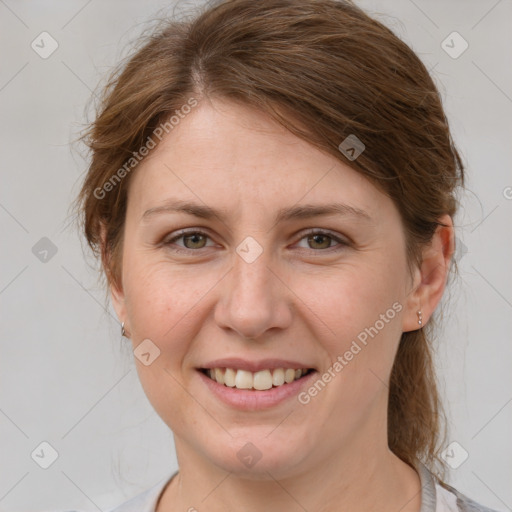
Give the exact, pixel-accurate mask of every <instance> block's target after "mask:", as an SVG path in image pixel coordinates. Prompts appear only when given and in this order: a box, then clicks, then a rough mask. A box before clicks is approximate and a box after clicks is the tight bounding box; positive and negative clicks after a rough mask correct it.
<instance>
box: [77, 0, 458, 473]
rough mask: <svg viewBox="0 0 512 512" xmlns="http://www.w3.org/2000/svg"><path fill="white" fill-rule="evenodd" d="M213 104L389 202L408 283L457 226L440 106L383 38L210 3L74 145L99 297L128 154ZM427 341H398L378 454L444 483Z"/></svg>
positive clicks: (320, 10)
mask: <svg viewBox="0 0 512 512" xmlns="http://www.w3.org/2000/svg"><path fill="white" fill-rule="evenodd" d="M215 98H220V99H227V100H230V101H232V102H235V103H239V104H242V105H245V106H250V107H253V108H255V109H257V110H259V111H262V112H265V113H267V114H268V115H269V116H271V117H272V118H273V119H274V120H276V121H277V122H279V123H280V124H281V125H282V126H284V127H285V128H286V129H288V130H290V131H291V132H292V133H293V134H295V135H296V136H298V137H300V138H302V139H304V140H306V141H307V142H309V143H311V144H312V145H314V146H316V147H318V148H319V149H321V150H322V151H325V152H327V153H329V154H331V155H333V156H334V157H335V158H337V159H339V160H340V161H342V162H343V163H345V164H348V165H349V166H351V167H352V168H353V169H354V170H356V171H357V172H359V173H361V174H363V175H364V176H365V177H366V178H367V179H369V180H370V181H371V182H372V183H373V184H374V185H376V186H377V187H378V188H379V189H380V190H382V191H383V192H384V193H386V194H387V195H388V196H389V197H390V198H391V199H392V200H393V202H394V204H395V205H396V207H397V208H398V210H399V212H400V215H401V219H402V223H403V228H404V233H405V238H406V247H407V257H408V263H409V267H410V269H412V268H414V267H415V266H416V265H418V264H419V263H420V262H421V249H422V248H423V246H424V245H425V244H427V243H429V241H430V240H431V239H432V236H433V234H434V232H435V230H436V228H437V227H438V226H439V219H440V217H441V216H442V215H443V214H449V215H450V216H452V217H453V216H454V214H455V212H456V207H457V202H456V198H455V192H456V189H457V186H458V185H463V177H464V168H463V164H462V161H461V158H460V156H459V154H458V152H457V150H456V149H455V147H454V144H453V141H452V138H451V135H450V132H449V127H448V123H447V119H446V117H445V114H444V111H443V108H442V102H441V99H440V96H439V93H438V91H437V89H436V86H435V84H434V82H433V81H432V79H431V77H430V75H429V73H428V71H427V69H426V68H425V66H424V64H423V63H422V62H421V61H420V59H419V58H418V57H417V56H416V55H415V53H414V52H413V51H412V50H411V49H410V48H409V47H408V46H407V45H406V44H405V43H404V42H402V41H401V40H400V39H399V38H398V37H397V36H395V35H394V34H393V32H392V31H391V30H390V29H388V28H387V27H385V26H384V25H383V24H381V23H380V22H378V21H376V20H374V19H372V18H371V17H369V16H368V15H367V14H365V13H364V12H363V11H362V10H361V9H359V8H358V7H356V6H355V5H354V4H352V3H350V2H348V1H335V0H300V1H296V0H232V1H224V2H220V3H219V2H217V4H216V5H214V6H206V5H205V6H204V7H202V8H201V9H200V10H199V11H198V12H197V13H196V14H195V16H194V17H193V18H191V19H188V20H186V21H184V20H177V19H169V20H167V19H166V20H164V22H163V23H162V25H161V26H159V27H158V29H157V30H154V31H153V32H152V33H151V34H150V35H149V36H146V37H145V39H144V40H143V44H142V46H141V47H140V49H138V50H137V52H136V53H135V54H134V55H133V56H131V57H130V58H129V60H127V62H124V63H122V64H121V65H120V66H119V67H118V69H116V70H115V71H114V72H113V73H112V75H111V77H110V79H109V81H108V83H107V85H106V87H105V88H104V91H103V96H102V103H101V105H100V107H99V110H98V112H97V116H96V118H95V120H94V122H93V123H92V124H91V126H90V127H89V129H88V131H87V132H86V134H85V135H84V140H85V142H86V144H87V145H88V147H89V148H90V150H91V163H90V167H89V169H88V173H87V176H86V179H85V182H84V184H83V187H82V190H81V192H80V194H79V197H78V198H77V203H76V204H77V207H78V211H79V215H80V221H81V226H82V228H83V231H84V233H85V236H86V239H87V242H88V244H89V245H90V247H91V248H92V249H93V251H94V252H95V254H97V255H100V256H101V260H102V262H103V266H104V271H105V275H106V277H107V279H108V282H109V283H110V284H118V283H119V281H120V275H121V272H120V269H121V264H122V261H121V250H122V244H123V227H124V223H125V215H126V205H127V190H128V185H129V183H130V181H131V177H132V175H133V172H130V171H131V168H132V167H133V168H136V162H134V161H133V160H134V153H137V154H138V151H139V149H140V148H141V147H144V146H145V145H147V144H148V140H149V139H151V140H152V141H155V137H154V134H155V131H156V132H157V133H158V129H159V127H160V126H162V125H163V124H165V123H167V125H168V126H169V120H170V119H171V116H173V115H176V114H177V112H182V109H183V108H184V105H187V104H190V103H191V101H192V102H193V101H197V102H200V101H202V100H203V99H211V100H213V99H215ZM350 135H355V136H356V137H357V138H358V139H359V140H360V141H362V142H363V143H364V145H365V149H364V151H363V152H362V153H361V154H360V155H359V156H358V158H356V159H353V160H352V159H349V158H347V156H346V153H345V154H344V153H342V152H341V151H340V149H339V145H340V143H341V142H342V141H344V140H345V139H346V138H347V137H348V136H350ZM156 142H157V143H158V138H157V139H156ZM128 161H130V162H132V163H131V164H130V166H131V167H126V164H127V162H128ZM123 166H124V167H123ZM121 169H124V172H122V173H121V178H122V179H120V170H121ZM115 176H117V178H119V179H118V180H117V181H116V182H113V180H112V178H113V177H115ZM109 183H110V185H108V184H109ZM107 185H108V186H107ZM432 332H433V330H432V321H431V322H429V323H428V325H427V326H424V327H423V328H421V329H419V330H415V331H412V332H405V333H403V334H402V337H401V340H400V344H399V348H398V351H397V354H396V358H395V361H394V365H393V368H392V372H391V377H390V382H389V406H388V444H389V447H390V449H391V450H392V451H393V452H394V453H395V454H396V455H397V456H398V457H400V458H401V459H402V460H403V461H405V462H406V463H408V464H410V465H415V464H416V462H417V461H418V460H420V461H422V462H423V463H424V464H426V465H427V467H429V469H430V470H431V471H432V472H434V473H435V474H436V475H437V476H438V478H440V479H441V480H442V479H444V465H443V462H442V459H441V458H440V457H439V452H440V449H441V448H442V443H444V441H445V437H446V424H445V423H446V422H445V416H444V413H443V407H442V403H441V400H440V396H439V393H438V386H437V384H436V375H435V371H434V370H435V369H434V362H433V352H432V346H431V345H432V342H433V339H432ZM443 429H444V430H443Z"/></svg>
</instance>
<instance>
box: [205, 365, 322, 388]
mask: <svg viewBox="0 0 512 512" xmlns="http://www.w3.org/2000/svg"><path fill="white" fill-rule="evenodd" d="M199 371H200V372H201V373H203V374H204V375H206V376H207V377H208V378H210V379H211V380H213V381H215V382H217V383H218V384H222V385H224V386H226V387H229V388H236V389H245V390H253V391H264V390H267V389H272V388H278V387H281V386H286V385H287V384H291V383H292V382H294V381H296V380H299V379H302V378H304V377H305V376H306V375H309V374H310V373H312V372H314V371H316V370H315V369H313V368H298V369H294V368H273V369H268V370H261V371H258V372H249V371H247V370H236V369H233V368H199Z"/></svg>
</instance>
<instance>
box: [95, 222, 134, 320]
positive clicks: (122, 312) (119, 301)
mask: <svg viewBox="0 0 512 512" xmlns="http://www.w3.org/2000/svg"><path fill="white" fill-rule="evenodd" d="M106 232H107V230H106V228H105V225H104V224H101V226H100V236H101V260H102V264H103V268H104V270H105V273H106V274H107V281H108V287H109V290H110V300H111V301H112V305H113V307H114V310H115V312H116V314H117V318H118V319H119V321H120V322H125V321H126V307H125V301H124V292H123V287H122V282H117V281H116V279H114V277H113V276H112V274H111V272H110V268H111V267H110V260H111V257H112V255H111V254H110V251H109V248H108V246H107V243H106ZM127 330H128V329H127Z"/></svg>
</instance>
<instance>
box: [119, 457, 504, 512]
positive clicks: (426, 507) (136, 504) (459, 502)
mask: <svg viewBox="0 0 512 512" xmlns="http://www.w3.org/2000/svg"><path fill="white" fill-rule="evenodd" d="M416 469H417V471H418V474H419V476H420V482H421V508H420V511H419V512H496V511H495V510H492V509H490V508H487V507H484V506H482V505H480V504H479V503H476V502H475V501H473V500H472V499H470V498H468V497H467V496H465V495H464V494H462V493H460V492H459V491H457V490H456V489H454V488H453V487H450V486H449V485H447V484H444V483H443V484H441V483H439V482H438V481H437V480H436V479H435V478H434V476H433V475H432V473H430V471H429V470H428V469H427V467H426V466H424V465H423V464H421V463H419V464H418V467H417V468H416ZM176 474H177V472H176V473H174V474H173V475H171V476H170V477H165V478H163V479H162V480H160V481H159V482H158V483H157V484H156V485H154V486H153V487H151V488H150V489H148V490H146V491H144V492H142V493H140V494H138V495H137V496H135V497H134V498H132V499H130V500H128V501H127V502H125V503H123V504H122V505H120V506H118V507H116V508H114V509H112V510H111V511H110V512H155V508H156V504H157V502H158V499H159V498H160V495H161V494H162V492H163V490H164V488H165V487H166V485H167V483H168V482H170V480H171V479H172V478H173V477H174V476H175V475H176Z"/></svg>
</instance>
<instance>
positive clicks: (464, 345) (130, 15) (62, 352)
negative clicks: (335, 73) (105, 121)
mask: <svg viewBox="0 0 512 512" xmlns="http://www.w3.org/2000/svg"><path fill="white" fill-rule="evenodd" d="M358 3H359V5H361V6H362V7H363V8H365V9H367V10H369V11H370V12H371V13H373V14H374V15H376V17H377V18H378V19H379V20H381V21H383V22H384V23H386V24H387V25H388V26H390V27H391V28H392V29H393V30H394V31H395V32H396V33H397V34H398V35H399V36H400V37H402V38H403V39H404V40H405V41H406V42H408V43H409V44H410V45H411V46H412V48H413V49H414V50H415V51H416V52H417V53H418V54H419V55H420V57H421V58H422V59H423V60H424V62H425V63H426V64H427V66H428V68H429V69H432V73H433V75H434V77H435V80H436V82H437V84H438V85H439V87H440V88H441V92H442V95H443V99H444V102H445V106H446V110H447V113H448V117H449V120H450V123H451V126H452V130H453V134H454V138H455V141H456V143H457V144H458V147H459V148H460V150H461V151H462V153H463V154H464V158H465V162H466V164H467V172H468V191H467V192H466V193H465V194H464V195H463V196H462V197H461V201H462V206H463V207H462V211H461V214H460V216H459V217H458V218H457V219H456V220H457V225H458V235H457V236H458V238H459V240H460V241H461V242H462V243H463V244H464V245H462V244H461V245H460V247H461V249H460V250H459V253H458V263H459V271H460V277H459V278H458V280H456V281H455V282H454V285H453V286H452V288H451V291H450V294H449V295H450V297H448V296H447V297H446V298H447V299H448V298H450V300H451V302H450V306H449V307H448V308H447V310H446V314H445V320H446V322H445V327H444V329H443V331H442V332H441V333H440V335H439V340H438V343H439V346H440V348H439V351H438V356H437V361H438V366H439V372H440V378H441V381H442V382H443V383H444V384H443V392H444V394H445V397H446V405H447V408H448V410H449V412H450V419H451V425H452V431H451V437H450V441H457V442H458V443H459V444H460V445H461V446H462V447H463V448H464V450H466V451H467V452H468V454H469V457H468V459H467V460H466V461H465V462H464V463H463V464H461V465H460V466H459V467H458V468H457V469H454V470H452V471H451V473H450V479H449V482H450V483H451V484H452V485H454V486H455V487H457V488H458V489H459V490H460V491H462V492H464V493H466V494H468V495H469V496H471V497H472V498H473V499H476V500H478V501H481V502H482V503H484V504H486V505H487V506H491V507H493V508H496V509H497V510H500V511H505V510H511V507H512V486H511V485H510V482H511V481H512V443H511V436H510V432H511V424H512V404H511V401H512V386H511V381H510V372H509V369H510V367H511V360H512V344H511V343H510V331H511V327H512V315H511V308H512V292H511V289H512V286H511V284H512V273H511V271H510V262H511V261H512V258H511V257H512V254H511V253H512V244H511V238H512V235H511V229H510V224H511V223H510V219H511V213H512V200H511V199H510V197H512V189H511V188H510V187H511V186H512V176H511V173H510V164H511V161H512V158H511V156H512V155H511V149H510V148H511V146H512V145H511V144H510V141H511V135H512V134H511V128H510V118H511V114H512V67H511V65H510V64H511V59H510V57H511V49H512V35H511V32H512V31H511V30H510V21H511V19H512V2H511V0H501V1H496V0H485V1H484V0H482V1H476V0H473V1H467V0H466V1H462V0H460V1H441V0H436V1H427V0H414V1H413V0H392V1H387V2H384V1H376V0H375V1H370V0H364V1H359V2H358ZM173 5H174V4H173V3H171V2H163V1H156V0H153V1H147V2H140V1H134V0H130V1H121V0H115V1H114V0H110V1H104V2H100V1H98V0H91V1H86V0H85V1H84V0H81V1H75V0H70V1H56V0H47V1H45V2H34V1H32V2H30V1H26V0H25V1H24V0H20V1H14V0H0V38H1V49H2V50H1V63H2V64H1V67H0V109H1V125H0V130H1V132H0V137H1V141H2V152H1V156H2V160H1V173H2V176H1V180H2V181H1V183H2V185H1V189H0V224H1V233H2V262H1V272H0V308H1V309H0V311H1V318H0V322H1V323H0V326H1V357H0V374H1V385H0V429H1V430H0V432H1V436H0V454H1V464H0V510H10V511H13V512H17V511H26V510H54V511H55V510H71V509H77V510H84V511H89V510H90V511H94V510H106V509H108V508H110V507H113V506H114V505H116V504H118V503H120V502H122V501H124V500H126V499H127V498H129V497H131V496H133V495H135V494H137V493H139V492H141V491H143V490H144V489H146V488H148V487H150V486H152V485H154V484H155V483H156V482H157V481H158V480H160V479H161V478H163V477H165V476H167V475H170V474H171V473H172V472H173V471H174V470H175V468H176V467H177V466H176V459H175V455H174V447H173V441H172V434H171V432H170V431H169V429H168V428H167V426H166V425H165V424H164V423H163V422H162V421H161V420H160V418H159V417H158V416H157V415H156V413H155V412H154V411H153V409H152V407H151V405H150V404H149V402H148V401H147V399H146V397H145V395H144V392H143V390H142V388H141V386H140V384H139V381H138V378H137V374H136V370H135V366H134V363H133V355H132V354H131V350H130V349H129V348H128V347H129V343H128V342H123V341H122V339H121V337H120V335H119V325H118V322H117V319H115V315H114V314H113V312H112V309H110V307H109V309H107V311H104V309H103V304H104V302H105V301H104V297H105V294H104V291H103V290H102V289H101V287H100V285H99V283H98V280H97V273H96V270H95V269H96V268H97V267H96V264H95V263H94V261H93V259H92V258H91V257H90V256H89V255H88V253H87V252H85V253H84V252H83V249H82V246H81V242H80V238H79V236H78V234H77V232H76V231H75V229H74V226H73V224H70V218H69V211H68V208H69V205H70V203H71V201H72V199H73V198H74V197H75V195H76V193H77V192H78V189H79V184H80V182H81V180H82V178H83V175H84V174H83V173H84V171H85V169H86V162H85V160H84V159H83V157H82V156H81V154H80V152H79V151H77V150H72V149H71V148H70V145H69V143H70V141H71V140H72V139H74V138H76V137H77V135H78V133H79V130H80V129H81V128H82V127H83V123H84V122H85V121H86V118H85V111H86V110H85V109H86V104H87V101H88V100H89V98H90V97H91V91H92V90H94V89H95V88H96V86H97V84H98V82H99V80H100V79H102V78H104V77H105V73H106V72H107V71H108V70H109V69H110V68H111V66H113V65H114V64H116V63H117V62H118V60H119V59H120V57H122V56H124V55H126V53H127V52H128V51H129V48H127V45H128V44H129V43H130V41H132V40H134V39H135V38H136V36H137V34H139V33H140V32H141V30H143V29H144V28H145V27H147V20H149V19H151V18H153V17H156V16H157V15H158V14H162V11H160V10H161V9H162V8H163V9H164V12H168V13H172V10H173ZM191 6H193V3H192V2H187V3H185V2H180V9H183V8H191ZM159 11H160V12H159ZM43 31H47V32H49V33H50V34H51V36H52V37H53V38H54V39H55V40H56V41H57V42H58V45H59V46H58V49H57V50H56V51H55V52H54V53H53V54H52V55H51V56H50V57H48V58H47V59H43V58H41V57H40V56H39V55H38V54H37V53H36V52H35V51H34V50H33V49H32V48H31V42H32V41H33V40H35V39H36V38H37V36H39V34H40V33H41V32H43ZM453 31H457V32H459V33H460V34H461V35H462V37H463V38H464V39H465V40H466V41H467V42H468V44H469V47H468V49H467V50H466V51H465V52H464V53H463V54H462V55H460V56H459V57H458V58H457V59H454V58H452V57H450V56H449V55H448V54H447V53H446V52H445V51H444V50H443V48H442V47H441V43H442V41H443V40H445V38H446V37H447V36H448V35H449V34H450V33H452V32H453ZM36 42H37V39H36ZM457 44H458V43H457ZM89 113H90V109H89ZM507 187H509V188H507ZM71 220H72V219H71ZM43 237H47V238H48V239H49V240H51V243H52V244H53V245H54V246H55V248H56V249H57V252H56V253H55V254H52V252H51V249H49V245H48V241H46V240H43V241H40V240H41V239H42V238H43ZM38 244H39V245H38ZM34 246H35V249H33V248H34ZM45 248H46V249H49V252H48V253H46V254H45V253H44V252H41V251H43V250H44V249H45ZM84 250H85V249H84ZM34 253H35V254H34ZM84 254H85V257H84ZM40 258H43V259H44V258H46V261H41V259H40ZM43 441H46V442H48V443H50V444H51V445H52V446H53V447H54V449H55V450H56V451H57V452H58V458H57V460H56V461H55V462H54V463H53V464H52V465H51V466H50V467H49V468H48V469H42V468H41V467H40V466H39V465H38V464H36V462H35V461H34V460H33V458H32V457H31V453H33V452H34V450H36V453H38V450H37V449H38V447H39V445H40V443H41V442H43ZM457 449H458V450H460V449H459V448H457ZM40 450H41V449H40V448H39V453H41V452H40ZM48 453H49V452H48V450H47V451H46V452H45V456H47V455H48ZM460 453H462V452H458V455H457V456H458V457H460ZM34 458H35V459H36V460H37V457H36V456H34Z"/></svg>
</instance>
